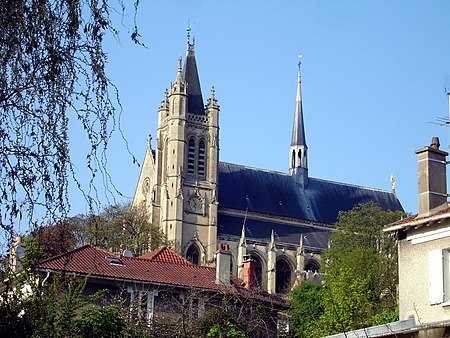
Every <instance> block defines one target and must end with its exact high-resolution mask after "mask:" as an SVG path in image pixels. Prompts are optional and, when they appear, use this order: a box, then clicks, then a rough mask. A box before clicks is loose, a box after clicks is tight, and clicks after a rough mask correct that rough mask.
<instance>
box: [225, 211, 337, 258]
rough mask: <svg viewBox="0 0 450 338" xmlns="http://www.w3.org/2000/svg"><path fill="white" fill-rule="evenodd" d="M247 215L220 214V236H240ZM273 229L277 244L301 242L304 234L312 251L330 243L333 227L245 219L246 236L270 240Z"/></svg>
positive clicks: (305, 241)
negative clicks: (301, 235) (301, 236)
mask: <svg viewBox="0 0 450 338" xmlns="http://www.w3.org/2000/svg"><path fill="white" fill-rule="evenodd" d="M244 217H245V216H242V217H240V216H236V215H227V214H219V222H218V225H217V231H218V233H219V236H230V235H231V236H234V237H240V236H241V232H242V225H243V223H244ZM272 229H274V231H275V241H276V244H279V243H285V244H294V245H298V244H299V243H300V234H303V236H304V238H303V245H304V247H305V248H306V249H309V250H311V251H314V252H315V251H322V250H323V249H324V248H326V247H327V245H328V240H329V238H330V236H331V228H329V229H327V228H325V227H314V226H307V225H303V226H302V225H295V224H291V223H284V222H283V221H282V220H278V221H276V222H274V221H270V220H266V219H263V220H261V219H252V218H251V217H247V218H246V220H245V236H246V237H247V238H251V239H253V240H261V241H262V242H268V241H269V239H270V235H271V232H272Z"/></svg>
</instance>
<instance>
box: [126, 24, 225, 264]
mask: <svg viewBox="0 0 450 338" xmlns="http://www.w3.org/2000/svg"><path fill="white" fill-rule="evenodd" d="M187 37H188V40H187V51H186V57H185V60H184V65H183V67H182V58H181V57H179V58H178V70H177V75H176V79H175V82H174V83H172V84H171V85H170V90H169V91H167V90H166V92H165V95H164V98H163V100H162V102H161V105H160V107H159V111H158V130H157V142H156V150H155V151H153V150H152V149H151V144H150V143H149V149H147V153H146V157H145V160H144V164H143V166H142V170H141V177H140V178H139V182H138V188H137V190H136V194H135V198H134V201H133V203H134V204H136V203H142V202H144V203H145V204H146V206H147V207H148V209H149V213H150V215H151V219H152V222H153V224H159V225H160V226H161V228H162V229H163V231H164V233H165V234H166V235H167V238H168V240H169V241H170V242H171V245H172V246H173V247H174V248H175V249H176V250H177V251H178V252H180V253H181V254H183V255H186V256H187V257H188V258H190V259H191V260H192V261H193V262H198V263H199V264H208V263H209V262H211V261H212V260H213V254H214V252H215V251H216V241H217V229H216V223H217V209H218V201H217V188H218V184H217V181H218V173H217V170H218V160H219V105H218V103H217V100H216V98H215V90H214V87H212V90H211V94H210V96H209V98H208V100H207V103H206V105H205V104H204V102H203V96H202V91H201V87H200V80H199V76H198V70H197V64H196V60H195V43H194V41H193V42H192V43H191V39H190V30H189V29H188V35H187ZM139 191H141V192H142V195H144V196H141V194H139Z"/></svg>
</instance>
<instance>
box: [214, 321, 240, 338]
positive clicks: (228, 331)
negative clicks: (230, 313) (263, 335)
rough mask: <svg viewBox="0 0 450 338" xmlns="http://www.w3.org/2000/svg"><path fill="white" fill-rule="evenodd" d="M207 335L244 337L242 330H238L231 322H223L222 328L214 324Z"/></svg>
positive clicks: (231, 337) (233, 337) (232, 337)
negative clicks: (223, 326)
mask: <svg viewBox="0 0 450 338" xmlns="http://www.w3.org/2000/svg"><path fill="white" fill-rule="evenodd" d="M207 336H208V337H230V338H245V337H246V335H245V333H244V332H242V331H241V330H239V329H238V328H237V327H236V325H234V324H233V323H231V322H227V323H226V324H225V328H224V329H222V328H221V327H220V326H219V325H218V324H215V325H214V326H213V327H212V328H211V330H209V332H208V335H207Z"/></svg>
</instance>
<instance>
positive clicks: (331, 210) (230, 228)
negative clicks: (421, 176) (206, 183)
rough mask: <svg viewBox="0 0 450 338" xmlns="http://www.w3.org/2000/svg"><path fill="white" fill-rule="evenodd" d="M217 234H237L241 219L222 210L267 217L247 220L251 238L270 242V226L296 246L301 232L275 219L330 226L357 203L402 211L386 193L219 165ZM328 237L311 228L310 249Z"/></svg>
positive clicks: (300, 229)
mask: <svg viewBox="0 0 450 338" xmlns="http://www.w3.org/2000/svg"><path fill="white" fill-rule="evenodd" d="M218 171H219V222H218V223H219V228H218V232H219V235H233V236H239V235H240V231H241V229H242V224H243V215H242V217H241V216H239V215H235V217H234V218H230V217H229V216H226V215H224V212H223V211H222V212H221V210H226V209H235V210H241V211H244V212H245V210H247V211H248V213H256V214H265V215H268V216H269V218H270V217H271V218H272V219H273V220H272V221H270V220H269V219H267V220H266V221H264V222H262V221H259V222H258V221H251V222H250V221H249V222H246V225H248V227H249V229H250V231H252V233H253V235H254V236H255V237H261V238H269V236H270V235H267V234H270V231H271V229H272V228H274V229H275V230H276V231H277V233H278V236H279V237H280V239H281V240H282V241H283V240H285V241H286V242H289V243H293V244H298V243H299V241H298V238H299V235H300V233H302V231H306V227H305V228H303V229H302V228H298V227H297V226H296V225H288V224H286V225H283V222H280V221H279V220H278V219H277V218H281V219H283V218H288V219H294V220H296V221H297V222H299V223H305V224H308V223H313V224H322V225H331V224H334V223H336V221H337V219H338V214H339V211H346V210H351V209H352V208H353V207H354V206H355V205H357V204H360V203H365V202H369V201H373V202H375V203H377V204H378V205H379V206H380V207H381V208H382V209H384V210H403V208H402V206H401V204H400V202H399V200H398V199H397V197H396V195H395V194H394V193H393V192H390V191H384V190H378V189H372V188H366V187H361V186H356V185H350V184H345V183H339V182H333V181H327V180H321V179H317V178H308V184H307V186H306V187H304V188H303V187H302V186H300V185H298V184H297V183H296V181H295V180H294V178H293V177H292V176H290V175H289V174H285V173H280V172H276V171H270V170H263V169H256V168H250V167H246V166H242V165H237V164H232V163H226V162H220V163H219V168H218ZM328 237H329V236H327V235H325V234H324V233H323V231H316V230H314V231H313V233H312V234H311V246H318V247H320V248H325V247H326V245H327V242H328V239H327V238H328Z"/></svg>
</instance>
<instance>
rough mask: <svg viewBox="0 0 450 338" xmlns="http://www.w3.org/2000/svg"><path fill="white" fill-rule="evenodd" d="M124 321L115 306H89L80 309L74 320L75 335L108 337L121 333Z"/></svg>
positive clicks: (90, 337) (85, 337) (95, 337)
mask: <svg viewBox="0 0 450 338" xmlns="http://www.w3.org/2000/svg"><path fill="white" fill-rule="evenodd" d="M124 329H125V321H124V319H123V318H122V314H121V310H120V308H118V307H115V306H105V307H99V306H91V307H89V308H86V309H82V310H81V311H80V313H79V315H78V316H77V318H75V320H74V331H75V333H76V335H77V337H84V338H110V337H118V336H121V335H122V332H123V331H124Z"/></svg>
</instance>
